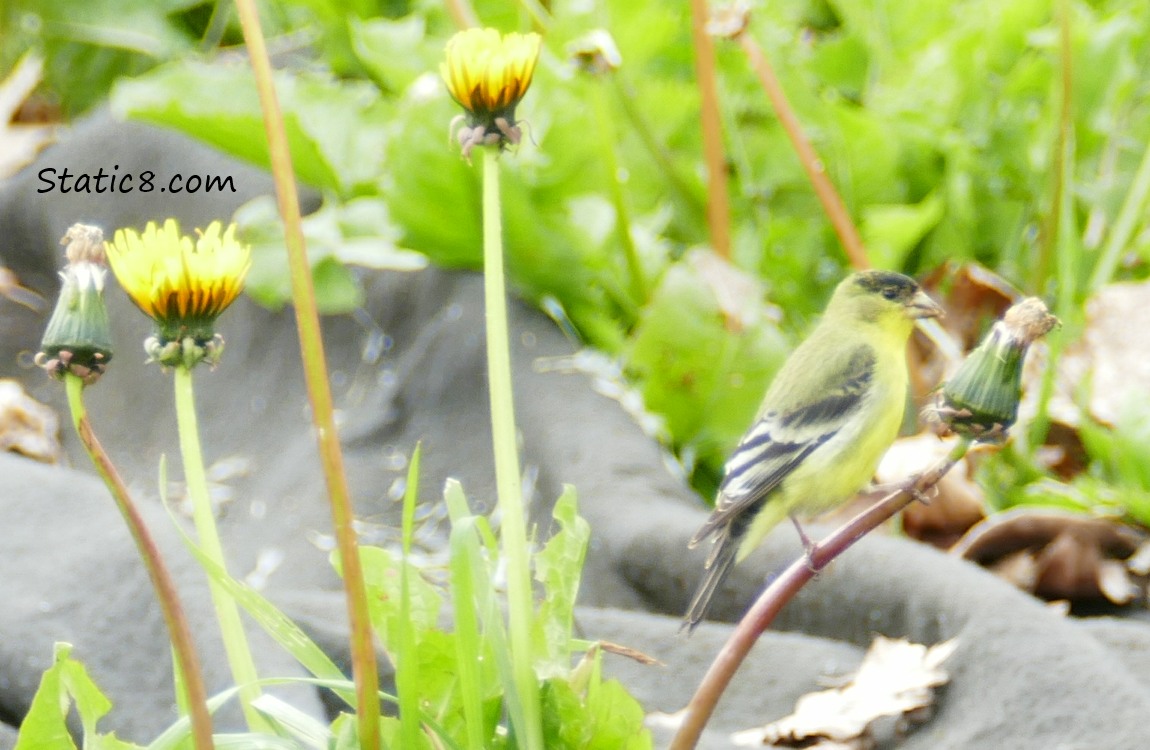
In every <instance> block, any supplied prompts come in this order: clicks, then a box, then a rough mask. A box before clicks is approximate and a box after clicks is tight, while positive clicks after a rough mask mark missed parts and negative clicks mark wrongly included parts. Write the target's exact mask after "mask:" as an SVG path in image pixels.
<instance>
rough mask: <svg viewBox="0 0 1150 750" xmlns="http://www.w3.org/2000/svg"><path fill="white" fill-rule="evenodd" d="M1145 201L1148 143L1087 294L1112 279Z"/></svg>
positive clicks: (1149, 181)
mask: <svg viewBox="0 0 1150 750" xmlns="http://www.w3.org/2000/svg"><path fill="white" fill-rule="evenodd" d="M1147 198H1150V143H1147V144H1146V149H1145V150H1144V151H1143V152H1142V163H1141V164H1139V165H1138V172H1137V173H1136V174H1135V175H1134V181H1133V183H1131V185H1130V190H1129V192H1127V193H1126V200H1125V201H1123V202H1122V208H1121V210H1119V212H1118V218H1117V219H1116V220H1115V221H1114V228H1113V229H1111V230H1110V236H1109V237H1107V238H1106V246H1105V247H1104V248H1103V249H1102V256H1101V257H1100V258H1099V259H1098V264H1097V265H1096V266H1095V267H1094V274H1093V275H1092V276H1091V277H1090V291H1092V292H1097V291H1098V290H1099V289H1101V288H1102V286H1103V285H1104V284H1108V283H1109V282H1110V279H1111V277H1113V276H1114V272H1115V271H1116V270H1117V269H1118V261H1119V259H1120V258H1121V256H1122V251H1123V250H1125V249H1126V247H1127V246H1128V245H1129V244H1130V238H1131V237H1132V236H1133V235H1134V229H1135V227H1136V226H1137V225H1138V222H1139V221H1140V220H1141V219H1142V217H1143V216H1145V212H1146V200H1147Z"/></svg>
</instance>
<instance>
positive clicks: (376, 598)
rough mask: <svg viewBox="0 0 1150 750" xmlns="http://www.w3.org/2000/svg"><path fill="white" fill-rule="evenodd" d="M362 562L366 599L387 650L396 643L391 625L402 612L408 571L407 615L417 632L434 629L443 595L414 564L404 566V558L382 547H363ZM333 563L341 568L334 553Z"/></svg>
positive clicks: (372, 620) (441, 605) (393, 647)
mask: <svg viewBox="0 0 1150 750" xmlns="http://www.w3.org/2000/svg"><path fill="white" fill-rule="evenodd" d="M359 556H360V561H361V562H362V564H363V576H364V582H365V583H366V585H367V598H368V604H369V611H370V613H371V622H372V625H373V626H375V629H376V631H377V632H378V633H379V635H380V639H381V640H382V641H383V643H384V645H385V646H386V647H387V648H388V649H395V648H396V646H397V644H396V643H395V640H394V639H395V638H396V637H397V634H396V633H394V632H393V631H392V630H391V628H390V625H391V624H392V623H393V622H394V618H396V617H399V616H400V615H402V614H403V609H402V607H401V601H402V595H401V591H400V589H401V586H402V584H401V581H402V577H403V576H404V575H405V574H406V576H407V579H408V585H409V586H410V587H411V591H410V597H411V604H410V607H409V609H408V610H407V612H406V614H407V616H408V617H409V618H410V620H411V622H412V624H413V625H414V627H415V629H416V631H417V632H422V631H428V630H432V629H434V628H435V626H436V624H437V623H438V621H439V612H440V610H441V609H442V607H443V601H442V598H441V597H440V595H439V592H438V591H436V589H435V587H434V586H432V585H431V584H430V583H428V582H427V581H425V580H424V579H423V576H422V575H420V573H419V570H418V569H416V568H415V567H413V566H412V567H407V568H404V566H403V561H402V560H401V559H397V557H396V556H395V555H394V554H392V553H391V552H390V551H388V550H386V549H383V548H381V547H360V550H359ZM332 557H333V559H332V564H333V565H335V566H336V570H337V571H338V570H339V564H338V559H336V557H337V556H336V555H334V554H333V556H332Z"/></svg>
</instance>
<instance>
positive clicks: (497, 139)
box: [439, 29, 543, 159]
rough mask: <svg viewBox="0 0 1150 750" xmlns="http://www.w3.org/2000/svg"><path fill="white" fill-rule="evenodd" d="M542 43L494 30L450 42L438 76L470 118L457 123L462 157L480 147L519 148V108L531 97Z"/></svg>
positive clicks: (469, 33)
mask: <svg viewBox="0 0 1150 750" xmlns="http://www.w3.org/2000/svg"><path fill="white" fill-rule="evenodd" d="M542 43H543V39H542V38H541V37H540V36H539V35H538V34H535V33H529V34H519V33H511V34H507V35H503V34H500V33H499V32H498V31H497V30H495V29H467V30H465V31H461V32H459V33H458V34H456V35H455V36H453V37H451V39H449V40H448V42H447V48H446V59H445V61H444V62H443V63H440V66H439V72H440V75H442V76H443V81H444V83H446V84H447V91H448V93H450V94H451V98H452V99H454V100H455V101H456V102H457V103H458V104H459V106H461V107H463V108H464V109H465V110H467V114H466V115H462V116H460V117H457V118H456V119H455V120H452V130H454V129H455V127H456V124H457V123H458V121H459V120H460V119H462V120H463V121H464V122H465V124H464V126H463V127H461V128H459V130H458V131H457V132H456V138H457V140H458V141H459V145H460V146H461V147H462V149H463V155H464V156H465V157H467V158H469V159H470V158H471V151H472V149H474V148H475V147H476V146H498V147H499V148H501V149H502V148H504V147H506V146H507V144H511V145H517V144H518V143H519V141H520V139H521V138H522V137H523V134H522V132H521V131H520V129H519V126H518V125H517V124H516V121H515V107H516V105H518V104H519V101H520V100H521V99H522V98H523V95H524V94H526V93H527V88H528V87H529V86H530V85H531V78H532V76H533V75H534V74H535V64H536V62H537V61H538V60H539V50H540V48H541V46H542Z"/></svg>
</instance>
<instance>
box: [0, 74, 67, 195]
mask: <svg viewBox="0 0 1150 750" xmlns="http://www.w3.org/2000/svg"><path fill="white" fill-rule="evenodd" d="M43 69H44V62H43V60H41V59H40V58H39V57H37V56H36V55H33V54H27V55H25V56H24V57H23V58H21V59H20V62H18V63H17V64H16V67H15V68H13V70H12V72H11V73H9V74H8V77H7V78H6V79H4V80H3V81H0V178H3V177H7V176H10V175H13V174H16V172H18V171H19V170H20V169H21V168H22V167H24V166H26V165H28V164H31V163H32V161H33V160H34V159H35V158H36V154H38V153H40V151H41V149H43V148H44V147H45V146H47V145H48V144H49V143H51V142H52V140H53V138H54V137H55V136H54V129H53V128H52V126H50V125H43V124H40V125H13V124H12V118H13V117H14V116H15V114H16V112H17V111H18V110H19V109H20V105H21V104H22V103H23V102H24V100H25V99H26V98H27V97H28V95H29V94H31V93H32V91H33V90H34V89H35V88H36V86H38V85H39V84H40V76H41V74H42V73H43Z"/></svg>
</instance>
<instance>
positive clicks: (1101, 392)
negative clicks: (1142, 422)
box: [1019, 281, 1150, 427]
mask: <svg viewBox="0 0 1150 750" xmlns="http://www.w3.org/2000/svg"><path fill="white" fill-rule="evenodd" d="M1146 352H1150V281H1143V282H1129V283H1121V284H1110V285H1108V286H1105V287H1103V288H1102V289H1100V290H1099V291H1098V293H1097V294H1095V295H1094V296H1093V297H1091V298H1090V300H1089V301H1088V302H1087V303H1086V328H1085V330H1084V332H1083V334H1082V338H1080V339H1079V340H1077V341H1075V342H1073V343H1071V344H1070V345H1069V346H1067V347H1066V350H1065V351H1064V352H1063V355H1062V357H1061V358H1060V359H1059V361H1058V377H1057V378H1056V380H1055V389H1054V394H1053V395H1052V396H1051V399H1050V403H1049V405H1048V407H1047V408H1048V411H1049V413H1050V415H1051V417H1052V418H1053V419H1054V420H1056V421H1058V422H1062V423H1064V424H1067V425H1070V426H1072V427H1074V426H1077V425H1078V423H1079V420H1080V419H1081V409H1080V408H1079V407H1078V404H1079V403H1082V402H1083V400H1084V399H1085V403H1086V405H1087V409H1088V411H1089V413H1090V416H1092V417H1093V418H1094V419H1096V420H1098V421H1100V422H1103V423H1104V424H1114V423H1115V422H1116V421H1118V418H1119V416H1120V415H1121V414H1122V412H1123V410H1125V409H1126V408H1127V406H1128V405H1129V404H1130V403H1131V401H1133V400H1135V399H1145V397H1146V384H1147V383H1150V357H1147V356H1146ZM1026 364H1027V370H1026V373H1024V377H1025V376H1027V375H1030V373H1031V372H1033V373H1035V374H1038V373H1041V372H1042V371H1043V370H1044V369H1045V364H1046V357H1045V350H1044V348H1042V347H1035V349H1034V350H1032V352H1031V357H1030V359H1029V360H1028V361H1027V363H1026ZM1028 395H1029V398H1023V401H1022V404H1021V406H1020V407H1019V419H1020V420H1021V419H1022V418H1024V417H1028V416H1030V415H1032V414H1033V413H1034V412H1035V410H1036V406H1037V389H1034V388H1032V389H1030V392H1029V394H1028Z"/></svg>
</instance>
